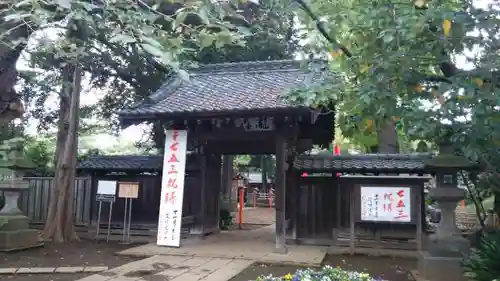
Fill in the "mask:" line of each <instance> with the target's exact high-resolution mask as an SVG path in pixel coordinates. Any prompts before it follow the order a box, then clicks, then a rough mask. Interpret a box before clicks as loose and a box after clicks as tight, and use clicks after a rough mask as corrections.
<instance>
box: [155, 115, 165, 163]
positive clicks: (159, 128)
mask: <svg viewBox="0 0 500 281" xmlns="http://www.w3.org/2000/svg"><path fill="white" fill-rule="evenodd" d="M165 138H166V135H165V129H164V128H163V125H162V124H161V122H154V123H153V142H154V143H155V147H156V149H157V150H158V155H163V153H164V152H165Z"/></svg>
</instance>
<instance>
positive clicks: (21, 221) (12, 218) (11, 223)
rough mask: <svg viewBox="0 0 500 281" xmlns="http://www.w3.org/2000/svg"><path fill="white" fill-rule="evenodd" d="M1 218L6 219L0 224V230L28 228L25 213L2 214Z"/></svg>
mask: <svg viewBox="0 0 500 281" xmlns="http://www.w3.org/2000/svg"><path fill="white" fill-rule="evenodd" d="M2 219H5V220H7V222H6V223H5V224H3V225H2V226H0V231H11V230H17V229H28V228H29V220H28V217H27V216H25V215H22V214H19V215H2Z"/></svg>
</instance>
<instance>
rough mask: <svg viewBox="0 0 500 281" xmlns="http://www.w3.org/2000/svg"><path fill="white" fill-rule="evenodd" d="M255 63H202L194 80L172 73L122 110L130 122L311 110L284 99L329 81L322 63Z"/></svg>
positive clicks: (122, 116) (194, 72) (125, 120)
mask: <svg viewBox="0 0 500 281" xmlns="http://www.w3.org/2000/svg"><path fill="white" fill-rule="evenodd" d="M312 62H314V63H312V64H311V63H309V67H307V66H308V64H307V63H305V62H301V61H293V60H282V61H253V62H239V63H222V64H207V65H200V66H199V67H198V68H196V69H192V70H191V71H188V72H189V79H188V80H183V79H181V78H180V77H179V75H171V76H169V77H168V78H167V81H166V82H165V83H164V84H163V85H162V86H161V87H160V88H159V89H158V90H157V91H156V93H154V94H153V95H151V96H150V97H149V98H148V99H147V100H145V101H144V102H142V103H140V104H137V105H135V106H133V107H131V108H128V109H125V110H122V111H121V112H120V113H119V117H120V120H121V122H122V123H124V124H133V123H139V122H143V121H148V120H155V119H157V118H158V117H167V118H168V117H185V116H195V115H196V116H202V117H218V116H226V115H228V114H231V113H233V114H234V113H236V114H240V113H244V112H250V111H251V112H253V113H256V112H262V113H264V112H269V111H272V112H279V111H280V110H281V111H288V110H291V109H292V110H293V109H295V110H304V111H305V110H308V108H307V107H304V106H296V105H291V104H290V103H287V102H286V101H284V100H283V99H282V98H281V96H282V95H283V94H286V92H287V91H289V90H292V89H295V88H298V87H301V86H305V85H310V84H314V83H316V82H321V81H323V80H324V79H325V78H326V77H328V73H327V71H326V70H325V69H326V68H325V67H324V64H323V63H322V62H321V61H312Z"/></svg>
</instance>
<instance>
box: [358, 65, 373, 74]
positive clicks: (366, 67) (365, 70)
mask: <svg viewBox="0 0 500 281" xmlns="http://www.w3.org/2000/svg"><path fill="white" fill-rule="evenodd" d="M371 67H372V66H371V65H369V64H365V65H362V66H361V69H360V70H359V72H361V73H365V72H367V71H368V70H370V68H371Z"/></svg>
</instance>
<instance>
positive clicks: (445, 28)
mask: <svg viewBox="0 0 500 281" xmlns="http://www.w3.org/2000/svg"><path fill="white" fill-rule="evenodd" d="M450 30H451V21H450V20H449V19H445V20H444V21H443V33H444V36H448V34H450Z"/></svg>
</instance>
